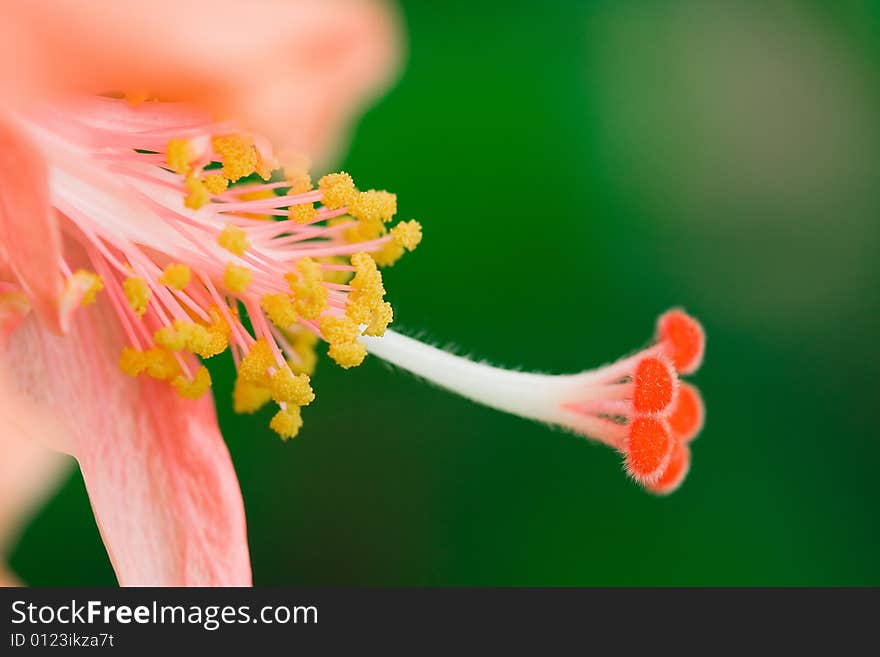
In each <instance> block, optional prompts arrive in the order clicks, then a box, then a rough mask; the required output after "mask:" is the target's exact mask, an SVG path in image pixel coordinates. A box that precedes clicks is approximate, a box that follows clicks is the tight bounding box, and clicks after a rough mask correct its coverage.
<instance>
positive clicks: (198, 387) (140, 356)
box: [119, 347, 211, 399]
mask: <svg viewBox="0 0 880 657" xmlns="http://www.w3.org/2000/svg"><path fill="white" fill-rule="evenodd" d="M119 368H120V369H121V370H122V371H123V372H125V373H126V374H128V375H129V376H132V377H136V376H138V375H140V374H142V373H146V374H147V375H148V376H150V377H152V378H154V379H158V380H160V381H168V382H169V383H170V384H171V385H172V386H173V387H174V388H175V389H176V390H177V392H178V394H179V395H180V396H181V397H185V398H187V399H199V398H200V397H201V396H202V395H204V394H205V392H207V391H208V389H209V388H210V387H211V375H210V374H209V373H208V370H207V369H206V368H205V367H204V366H199V368H198V369H197V370H196V373H195V375H193V378H192V379H190V378H188V377H187V376H185V375H184V374H183V372H182V371H181V369H180V364H179V363H178V362H177V359H176V358H174V355H173V354H172V353H171V352H169V351H167V350H166V349H163V348H161V347H152V348H150V349H147V350H146V351H138V350H137V349H134V348H133V347H125V348H124V349H123V350H122V354H121V355H120V357H119Z"/></svg>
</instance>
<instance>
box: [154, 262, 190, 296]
mask: <svg viewBox="0 0 880 657" xmlns="http://www.w3.org/2000/svg"><path fill="white" fill-rule="evenodd" d="M191 278H192V272H191V271H190V269H189V267H187V266H186V265H183V264H180V263H172V264H170V265H168V266H167V267H165V269H164V270H162V275H161V276H159V285H167V286H168V287H173V288H174V289H175V290H182V289H183V288H185V287H186V286H187V285H189V281H190V279H191Z"/></svg>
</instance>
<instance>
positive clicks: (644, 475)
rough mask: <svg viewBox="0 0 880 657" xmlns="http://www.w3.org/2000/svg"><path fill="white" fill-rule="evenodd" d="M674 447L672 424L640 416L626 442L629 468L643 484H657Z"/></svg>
mask: <svg viewBox="0 0 880 657" xmlns="http://www.w3.org/2000/svg"><path fill="white" fill-rule="evenodd" d="M672 448H673V439H672V434H671V433H670V431H669V427H668V425H667V424H666V423H665V422H664V421H663V420H660V419H658V418H655V417H650V416H640V417H636V418H635V419H634V420H633V421H632V424H630V430H629V436H628V438H627V441H626V447H625V452H626V469H627V472H629V474H630V476H631V477H632V478H633V479H635V480H636V481H638V482H639V483H641V484H649V483H652V482H656V481H657V480H658V479H659V478H660V476H661V475H662V474H663V473H664V471H665V469H666V466H667V465H668V463H669V458H670V454H671V452H672Z"/></svg>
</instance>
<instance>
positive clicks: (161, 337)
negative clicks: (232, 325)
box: [153, 309, 229, 358]
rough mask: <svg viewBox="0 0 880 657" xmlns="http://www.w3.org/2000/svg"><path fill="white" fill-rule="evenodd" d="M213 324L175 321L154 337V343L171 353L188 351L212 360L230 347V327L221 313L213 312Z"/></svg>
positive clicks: (213, 310)
mask: <svg viewBox="0 0 880 657" xmlns="http://www.w3.org/2000/svg"><path fill="white" fill-rule="evenodd" d="M211 316H212V323H211V324H208V325H204V324H198V323H196V322H186V321H183V320H175V321H174V322H173V324H172V325H171V326H163V327H162V328H160V329H159V330H158V331H156V333H155V334H154V335H153V341H154V342H155V343H156V344H157V345H160V346H162V347H165V348H166V349H169V350H171V351H181V350H183V349H186V350H187V351H189V352H192V353H194V354H196V355H198V356H201V357H202V358H211V357H212V356H216V355H217V354H220V353H222V352H224V351H225V350H226V347H228V346H229V326H228V325H227V324H226V322H225V321H224V320H223V318H222V317H221V316H220V314H219V311H217V310H215V309H212V310H211Z"/></svg>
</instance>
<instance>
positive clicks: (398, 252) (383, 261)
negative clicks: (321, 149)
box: [373, 241, 406, 267]
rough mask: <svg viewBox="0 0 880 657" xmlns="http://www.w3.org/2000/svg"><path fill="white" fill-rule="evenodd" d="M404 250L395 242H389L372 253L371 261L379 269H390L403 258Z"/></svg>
mask: <svg viewBox="0 0 880 657" xmlns="http://www.w3.org/2000/svg"><path fill="white" fill-rule="evenodd" d="M405 252H406V250H405V249H404V248H403V247H402V246H400V244H398V243H397V242H394V241H389V242H385V244H383V245H382V248H381V249H379V250H378V251H374V252H373V260H375V261H376V264H377V265H379V266H380V267H390V266H391V265H393V264H394V263H395V262H397V261H398V260H400V259H401V258H402V257H403V254H404V253H405Z"/></svg>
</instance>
